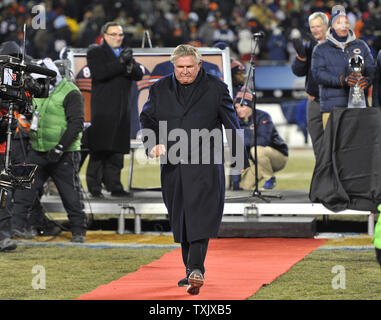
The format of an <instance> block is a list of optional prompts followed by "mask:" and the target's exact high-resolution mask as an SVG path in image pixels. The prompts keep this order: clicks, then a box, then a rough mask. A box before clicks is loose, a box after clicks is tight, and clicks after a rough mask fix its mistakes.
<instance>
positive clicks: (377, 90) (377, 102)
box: [372, 50, 381, 108]
mask: <svg viewBox="0 0 381 320" xmlns="http://www.w3.org/2000/svg"><path fill="white" fill-rule="evenodd" d="M372 105H373V106H374V107H379V108H380V107H381V50H380V51H379V52H378V55H377V71H376V76H375V79H374V83H373V92H372Z"/></svg>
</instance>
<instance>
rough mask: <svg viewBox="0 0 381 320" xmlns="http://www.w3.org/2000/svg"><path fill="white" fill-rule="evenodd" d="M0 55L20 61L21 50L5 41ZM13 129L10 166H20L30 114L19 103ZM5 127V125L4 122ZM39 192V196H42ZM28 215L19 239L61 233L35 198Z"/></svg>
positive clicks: (11, 193) (26, 138) (29, 61)
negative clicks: (28, 228) (28, 219)
mask: <svg viewBox="0 0 381 320" xmlns="http://www.w3.org/2000/svg"><path fill="white" fill-rule="evenodd" d="M0 55H8V56H12V57H15V58H19V59H20V60H21V59H22V48H21V47H20V46H19V45H18V44H17V43H16V42H14V41H6V42H3V43H2V44H1V45H0ZM24 58H25V63H27V64H31V62H32V57H30V56H28V55H25V57H24ZM8 104H9V102H4V103H3V106H2V107H4V108H5V109H6V110H8ZM14 119H15V121H14V128H13V130H12V140H11V148H10V162H11V164H12V165H16V164H22V163H25V162H26V156H27V153H28V150H29V149H30V142H29V128H30V120H31V114H28V112H26V110H25V105H24V104H21V103H19V104H18V105H17V104H16V108H15V110H14ZM4 124H5V125H6V123H5V122H4ZM42 191H43V190H41V194H42ZM12 197H13V191H12V190H9V191H8V198H9V205H8V207H7V209H8V210H11V209H12V201H11V198H12ZM29 215H30V216H31V217H33V218H32V219H33V220H32V221H31V227H32V229H30V230H22V231H21V232H20V230H18V231H16V233H17V234H15V235H16V236H18V237H21V238H26V239H30V238H34V237H35V236H36V234H37V232H38V233H39V234H43V235H56V234H57V233H59V232H60V231H61V229H60V228H59V227H58V226H57V225H56V224H55V223H54V222H52V221H50V220H49V219H48V218H47V217H46V216H45V212H44V209H43V207H42V205H41V203H40V199H39V198H37V199H36V200H35V202H34V203H33V206H32V208H31V211H30V212H29Z"/></svg>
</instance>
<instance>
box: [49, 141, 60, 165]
mask: <svg viewBox="0 0 381 320" xmlns="http://www.w3.org/2000/svg"><path fill="white" fill-rule="evenodd" d="M62 155H63V146H62V144H57V145H56V146H55V147H54V148H52V149H50V150H49V151H48V155H47V156H48V161H49V162H58V161H60V159H61V157H62Z"/></svg>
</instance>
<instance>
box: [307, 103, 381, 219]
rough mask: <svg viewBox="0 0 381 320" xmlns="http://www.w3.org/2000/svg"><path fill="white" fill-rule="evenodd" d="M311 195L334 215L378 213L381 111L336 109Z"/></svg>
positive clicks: (325, 133)
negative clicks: (351, 212) (364, 212)
mask: <svg viewBox="0 0 381 320" xmlns="http://www.w3.org/2000/svg"><path fill="white" fill-rule="evenodd" d="M309 196H310V200H311V201H312V202H315V203H322V204H323V205H324V206H325V207H326V208H327V209H329V210H332V211H334V212H339V211H342V210H346V209H353V210H364V211H375V210H376V208H377V205H378V204H380V203H381V109H379V108H364V109H358V108H356V109H347V108H334V109H333V111H332V112H331V115H330V117H329V119H328V123H327V127H326V129H325V132H324V137H323V142H322V147H321V150H320V152H319V154H318V157H317V159H316V165H315V169H314V173H313V177H312V181H311V188H310V195H309Z"/></svg>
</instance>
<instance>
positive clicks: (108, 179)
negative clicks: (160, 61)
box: [86, 22, 143, 198]
mask: <svg viewBox="0 0 381 320" xmlns="http://www.w3.org/2000/svg"><path fill="white" fill-rule="evenodd" d="M102 33H103V37H104V42H103V44H102V45H100V46H93V47H91V48H90V49H89V51H88V53H87V62H88V66H89V69H90V72H91V78H92V93H91V126H90V127H89V128H88V146H89V149H90V157H89V163H88V166H87V172H86V179H87V186H88V190H89V192H90V193H91V195H92V196H93V197H96V198H101V197H103V194H102V179H103V182H104V184H105V187H106V189H107V190H108V191H110V192H111V196H116V197H120V196H126V195H128V193H127V192H126V191H125V190H124V188H123V185H122V183H121V181H120V174H121V170H122V168H123V161H124V154H127V153H129V152H130V122H131V116H130V113H131V107H130V105H131V86H132V81H133V80H135V81H138V80H141V79H142V77H143V71H142V70H141V68H140V67H139V65H138V64H137V63H136V62H135V60H134V59H133V56H132V50H131V49H129V48H124V47H123V46H122V42H123V39H124V33H123V28H122V26H121V25H120V24H118V23H115V22H108V23H106V24H105V25H104V27H103V29H102Z"/></svg>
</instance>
